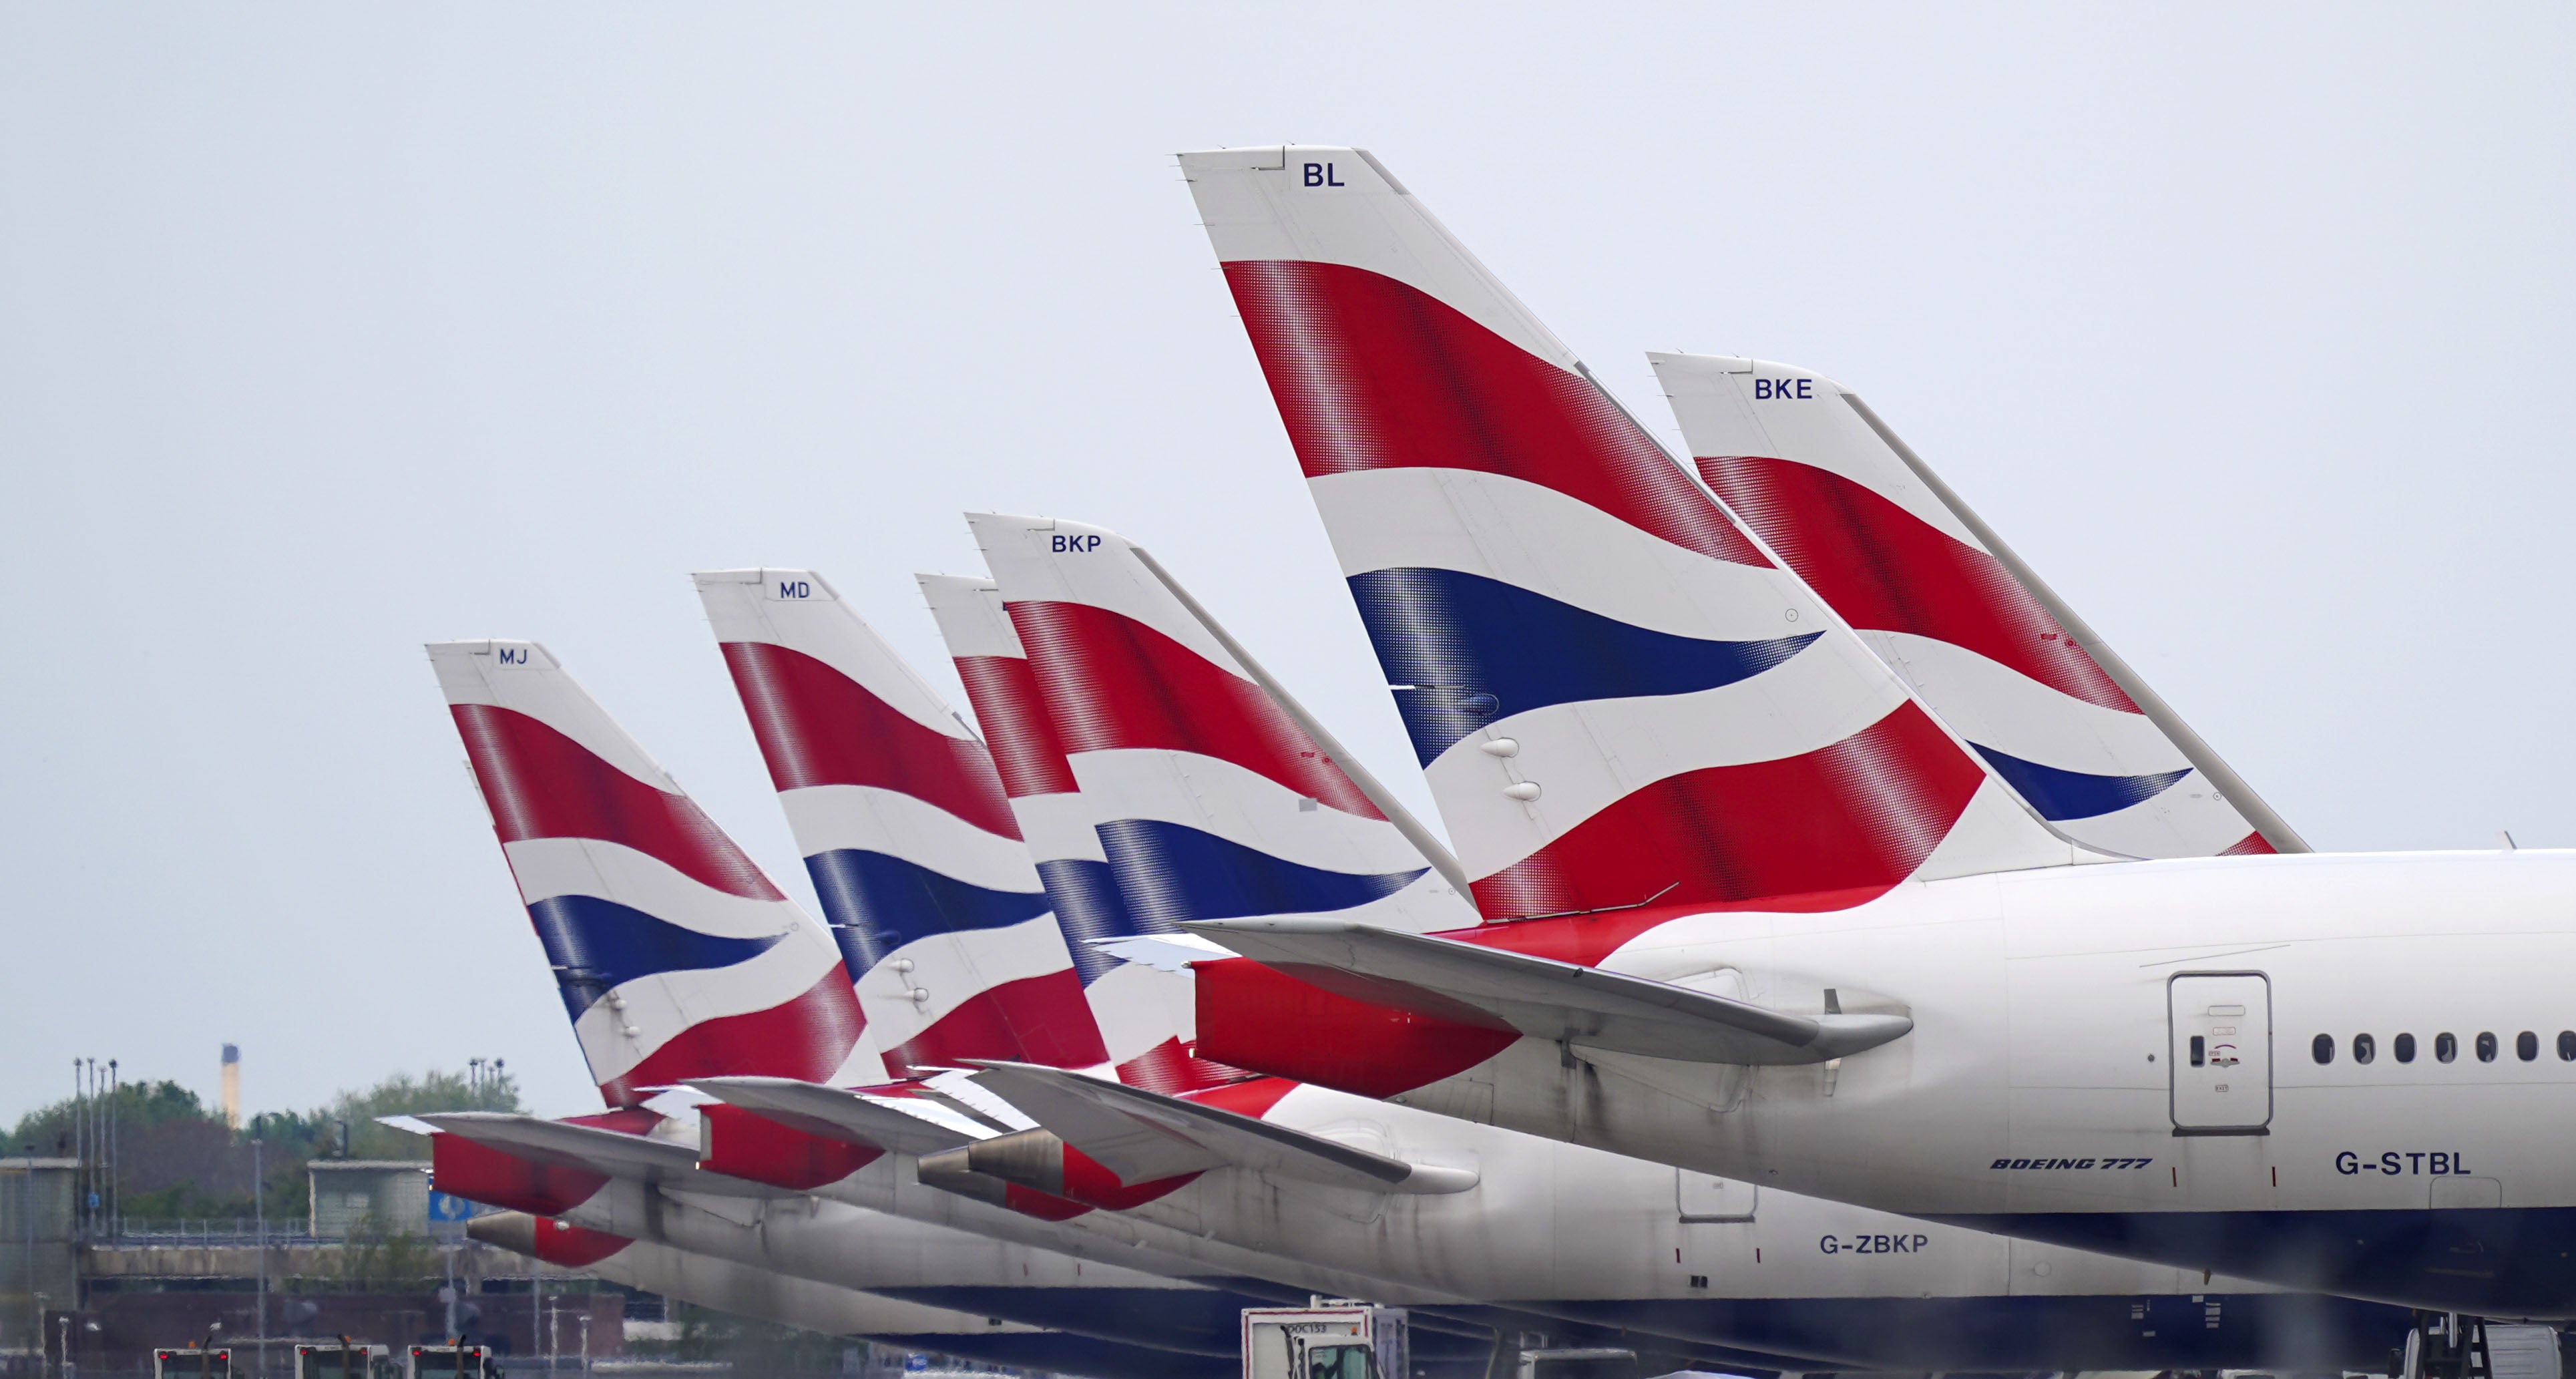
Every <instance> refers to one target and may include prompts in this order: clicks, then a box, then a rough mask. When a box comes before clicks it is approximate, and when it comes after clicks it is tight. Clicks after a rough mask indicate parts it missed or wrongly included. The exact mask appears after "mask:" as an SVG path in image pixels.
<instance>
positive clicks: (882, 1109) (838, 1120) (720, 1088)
mask: <svg viewBox="0 0 2576 1379" xmlns="http://www.w3.org/2000/svg"><path fill="white" fill-rule="evenodd" d="M689 1085H690V1086H692V1087H695V1088H697V1089H698V1090H699V1091H702V1092H705V1093H706V1094H707V1095H709V1096H712V1097H714V1098H715V1099H717V1100H718V1101H722V1102H724V1103H726V1104H727V1105H731V1106H739V1107H741V1108H742V1109H744V1110H746V1111H750V1112H752V1113H754V1114H755V1115H758V1116H761V1117H763V1118H764V1119H768V1120H774V1121H776V1122H778V1123H779V1124H781V1125H784V1126H788V1127H790V1128H792V1129H796V1130H802V1131H804V1132H806V1133H807V1134H809V1135H820V1136H822V1137H823V1138H825V1139H829V1140H840V1141H843V1142H845V1143H850V1144H864V1145H871V1146H874V1147H875V1148H878V1149H890V1150H892V1151H894V1152H895V1153H898V1154H913V1155H921V1154H934V1153H937V1152H938V1151H940V1150H942V1149H954V1148H956V1147H957V1146H959V1145H961V1144H966V1143H968V1142H970V1141H973V1140H977V1139H981V1138H983V1136H984V1135H986V1134H989V1133H990V1132H989V1131H987V1130H985V1129H984V1128H983V1127H981V1126H975V1125H973V1124H972V1123H971V1122H969V1121H968V1120H967V1119H966V1118H965V1117H964V1116H961V1115H958V1114H957V1113H955V1112H953V1111H950V1110H948V1108H946V1107H944V1106H940V1105H938V1104H937V1103H934V1102H927V1101H924V1102H920V1103H919V1104H917V1105H907V1104H904V1099H901V1098H895V1097H880V1096H870V1095H868V1094H867V1093H865V1092H854V1091H848V1090H846V1089H843V1088H840V1087H826V1086H824V1085H823V1084H821V1083H819V1082H797V1081H794V1080H791V1079H788V1078H783V1077H702V1078H698V1079H696V1080H694V1081H692V1082H691V1083H690V1084H689Z"/></svg>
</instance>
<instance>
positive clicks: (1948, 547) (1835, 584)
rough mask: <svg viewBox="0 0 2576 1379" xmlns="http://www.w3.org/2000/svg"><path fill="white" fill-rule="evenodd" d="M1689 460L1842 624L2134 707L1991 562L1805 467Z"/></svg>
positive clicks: (2125, 709) (2093, 700) (1744, 458)
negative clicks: (1959, 652) (1924, 640)
mask: <svg viewBox="0 0 2576 1379" xmlns="http://www.w3.org/2000/svg"><path fill="white" fill-rule="evenodd" d="M1698 463H1699V472H1700V476H1701V477H1702V478H1705V479H1706V480H1708V486H1709V487H1710V488H1713V489H1715V490H1717V496H1718V497H1720V498H1723V499H1725V500H1726V504H1727V506H1728V507H1731V508H1733V509H1735V515H1736V516H1738V517H1741V518H1743V519H1744V521H1745V522H1746V524H1747V525H1749V526H1751V527H1752V528H1753V530H1754V532H1755V533H1756V534H1758V535H1760V536H1761V538H1762V539H1763V540H1764V541H1766V542H1768V543H1769V544H1770V546H1771V549H1772V550H1774V551H1777V552H1778V553H1779V555H1780V558H1781V559H1782V560H1785V561H1787V562H1788V563H1789V568H1790V569H1792V570H1795V571H1796V572H1797V574H1798V577H1799V578H1800V579H1803V580H1805V581H1807V584H1808V585H1809V587H1811V588H1813V589H1814V590H1815V591H1816V594H1817V596H1818V597H1820V598H1822V599H1823V600H1824V601H1825V602H1826V603H1828V604H1830V605H1832V607H1833V610H1834V611H1835V612H1837V613H1840V614H1842V615H1843V617H1844V618H1845V619H1846V620H1847V621H1849V622H1850V623H1851V625H1852V626H1854V627H1859V628H1867V629H1871V630H1875V631H1881V632H1910V633H1913V634H1914V635H1916V636H1921V637H1930V638H1932V639H1933V640H1935V641H1942V642H1948V643H1950V644H1951V645H1953V646H1958V647H1964V648H1966V649H1967V650H1970V651H1973V652H1975V653H1977V654H1978V655H1980V656H1983V657H1985V658H1986V659H1987V660H1989V661H1993V662H1995V663H1996V664H1998V665H2003V666H2009V667H2011V668H2012V669H2014V670H2017V671H2019V672H2021V673H2022V674H2024V675H2027V676H2029V677H2030V678H2031V679H2033V680H2037V681H2038V682H2039V683H2041V684H2043V685H2046V686H2048V687H2049V688H2050V689H2053V690H2056V691H2057V692H2058V693H2060V694H2064V695H2068V696H2071V697H2073V698H2076V699H2081V700H2083V701H2084V702H2085V703H2088V704H2098V705H2100V706H2101V707H2103V708H2106V709H2117V710H2119V711H2120V712H2122V713H2136V712H2138V706H2137V703H2136V701H2134V700H2132V699H2130V698H2129V696H2128V695H2127V694H2126V693H2125V692H2123V691H2122V690H2121V688H2120V687H2119V686H2118V685H2117V684H2114V683H2113V682H2112V680H2111V677H2110V676H2109V675H2108V674H2106V673H2104V671H2103V669H2102V667H2101V665H2100V664H2099V663H2097V662H2095V661H2094V659H2093V657H2092V655H2091V654H2090V653H2089V652H2087V651H2085V650H2084V648H2083V647H2081V646H2079V645H2077V644H2076V641H2075V639H2074V638H2073V637H2071V636H2069V635H2068V634H2067V631H2066V629H2065V628H2063V627H2060V626H2058V624H2057V619H2055V618H2052V617H2050V616H2049V615H2048V610H2047V609H2045V608H2042V607H2040V605H2039V600H2038V599H2036V598H2034V597H2032V596H2031V593H2030V591H2029V590H2027V589H2024V588H2023V587H2022V586H2021V581H2019V580H2016V579H2014V578H2013V577H2012V574H2011V572H2009V571H2007V570H2006V569H2004V566H2003V562H2002V561H2000V560H1997V559H1995V558H1994V557H1993V556H1991V555H1988V554H1987V553H1985V552H1984V551H1981V550H1978V549H1976V548H1975V547H1973V546H1968V545H1963V544H1961V542H1960V541H1959V539H1958V538H1956V537H1954V536H1952V535H1950V534H1949V533H1948V532H1945V531H1941V530H1939V529H1937V528H1935V527H1933V526H1931V525H1930V524H1928V523H1926V522H1925V521H1924V520H1923V519H1922V518H1920V517H1917V516H1915V515H1914V514H1913V513H1910V512H1907V511H1906V510H1905V509H1904V508H1901V507H1899V506H1897V505H1896V504H1895V503H1892V502H1889V501H1888V500H1887V499H1886V498H1884V497H1882V496H1880V495H1879V494H1878V493H1877V492H1876V491H1874V490H1872V489H1870V488H1869V487H1868V486H1866V485H1863V484H1857V483H1854V482H1852V481H1851V480H1849V479H1846V478H1844V477H1843V476H1841V475H1839V474H1835V473H1832V472H1830V471H1827V470H1824V469H1819V468H1817V467H1816V466H1814V465H1810V464H1797V463H1794V462H1792V461H1788V460H1775V459H1767V458H1764V457H1762V456H1758V455H1720V456H1715V457H1704V458H1702V459H1701V460H1699V462H1698Z"/></svg>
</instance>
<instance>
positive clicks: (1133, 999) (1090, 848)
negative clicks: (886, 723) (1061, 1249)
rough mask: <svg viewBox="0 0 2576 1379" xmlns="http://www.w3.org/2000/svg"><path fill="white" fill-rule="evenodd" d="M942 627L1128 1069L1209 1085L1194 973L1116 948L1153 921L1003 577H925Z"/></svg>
mask: <svg viewBox="0 0 2576 1379" xmlns="http://www.w3.org/2000/svg"><path fill="white" fill-rule="evenodd" d="M919 578H920V581H921V592H922V595H923V597H925V598H926V599H928V600H929V603H930V612H931V616H932V617H933V618H935V619H937V620H938V623H939V635H940V637H941V638H942V639H943V640H945V641H946V642H947V644H948V654H949V656H950V658H951V659H952V660H953V662H954V663H955V665H956V667H957V678H958V680H959V681H961V682H962V683H964V685H965V686H966V700H967V703H968V704H969V705H970V706H971V707H972V708H973V709H974V710H975V720H976V722H978V723H980V724H982V725H983V728H984V732H985V735H986V739H987V741H988V742H989V743H990V744H991V747H992V752H993V762H994V765H995V766H996V767H998V768H999V769H1000V773H1001V780H1002V789H1003V792H1004V793H1005V794H1007V795H1009V796H1010V801H1011V813H1012V816H1013V817H1014V818H1016V819H1017V820H1018V821H1019V825H1020V835H1021V836H1022V837H1024V838H1026V839H1027V840H1028V846H1029V851H1030V854H1031V855H1032V856H1033V857H1034V858H1035V859H1036V862H1037V871H1038V875H1039V876H1040V877H1041V878H1043V879H1044V880H1045V883H1046V891H1047V899H1048V901H1049V902H1050V903H1051V904H1053V905H1054V906H1055V915H1056V921H1057V923H1058V924H1059V925H1061V926H1062V928H1063V931H1064V939H1065V942H1066V943H1067V944H1068V945H1069V946H1070V947H1071V948H1072V950H1073V964H1074V970H1075V971H1076V972H1078V973H1079V974H1080V975H1081V979H1082V986H1083V991H1084V994H1085V996H1086V997H1087V998H1088V999H1089V1001H1090V1003H1091V1012H1092V1018H1093V1021H1094V1023H1095V1024H1096V1025H1097V1026H1098V1028H1099V1030H1100V1035H1101V1039H1102V1041H1103V1044H1104V1046H1105V1050H1106V1054H1105V1056H1106V1058H1107V1060H1108V1061H1109V1062H1111V1063H1114V1064H1115V1065H1117V1068H1118V1077H1119V1080H1120V1081H1122V1082H1126V1083H1129V1084H1132V1085H1135V1086H1139V1087H1152V1088H1155V1089H1157V1090H1159V1091H1179V1090H1182V1089H1183V1088H1187V1087H1194V1086H1199V1085H1203V1083H1204V1082H1205V1081H1206V1079H1207V1074H1208V1070H1207V1069H1206V1068H1204V1067H1203V1066H1201V1065H1199V1064H1197V1063H1196V1062H1195V1060H1193V1059H1191V1058H1190V1056H1189V1054H1188V1053H1187V1052H1186V1051H1185V1050H1186V1049H1187V1047H1188V1045H1189V1044H1190V1042H1191V1040H1192V1038H1193V1029H1192V1025H1193V1021H1194V1019H1195V1012H1194V1009H1193V1005H1192V994H1191V988H1190V983H1189V979H1188V977H1187V976H1185V975H1183V974H1181V973H1177V972H1169V971H1162V970H1158V969H1157V968H1154V967H1152V966H1148V965H1143V964H1137V963H1130V962H1127V961H1125V960H1124V959H1121V958H1120V957H1118V956H1117V955H1116V954H1115V953H1114V952H1113V951H1112V950H1113V949H1115V948H1117V947H1118V946H1120V944H1119V941H1120V940H1126V939H1134V938H1137V937H1139V936H1140V935H1141V934H1142V933H1143V932H1144V931H1143V930H1142V929H1141V928H1140V927H1139V926H1138V924H1137V921H1136V918H1135V916H1134V915H1132V914H1131V913H1129V911H1128V909H1127V905H1126V902H1125V900H1124V899H1122V898H1121V897H1120V895H1119V893H1118V883H1117V881H1116V880H1115V879H1114V878H1112V877H1111V876H1110V874H1109V855H1108V854H1107V853H1106V852H1104V851H1102V850H1101V846H1100V836H1099V835H1098V834H1097V833H1095V832H1093V831H1092V827H1091V822H1090V820H1089V818H1088V817H1086V815H1085V813H1084V809H1083V804H1082V800H1081V796H1080V795H1079V793H1078V787H1077V786H1076V785H1075V784H1074V779H1073V767H1072V765H1071V764H1070V763H1068V762H1067V761H1066V760H1065V756H1064V746H1063V744H1062V743H1061V742H1059V741H1057V739H1056V734H1055V726H1054V725H1053V724H1052V723H1051V722H1049V721H1048V719H1047V714H1046V706H1045V705H1044V704H1043V703H1041V702H1040V701H1039V698H1038V686H1037V678H1036V676H1035V674H1034V673H1033V672H1032V671H1031V670H1030V669H1029V658H1028V653H1027V652H1026V651H1025V650H1023V649H1022V648H1021V646H1020V637H1019V633H1018V632H1017V631H1016V630H1014V629H1013V628H1012V626H1011V616H1010V614H1009V613H1008V612H1007V611H1005V610H1004V609H1003V607H1002V595H1001V591H1000V588H999V586H997V585H995V584H994V583H993V581H991V580H989V579H982V578H975V577H971V576H965V575H922V576H920V577H919Z"/></svg>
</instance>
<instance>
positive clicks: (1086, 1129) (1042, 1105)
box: [975, 1063, 1477, 1193]
mask: <svg viewBox="0 0 2576 1379" xmlns="http://www.w3.org/2000/svg"><path fill="white" fill-rule="evenodd" d="M982 1067H983V1069H984V1070H983V1071H982V1072H980V1073H978V1074H976V1078H975V1080H976V1081H978V1082H980V1083H982V1084H984V1085H985V1086H986V1087H989V1088H991V1089H992V1090H993V1091H995V1092H997V1093H1000V1094H1001V1095H1002V1096H1003V1097H1004V1098H1006V1099H1008V1100H1009V1101H1010V1102H1011V1104H1012V1105H1014V1106H1017V1107H1019V1108H1020V1109H1021V1110H1022V1111H1025V1112H1027V1113H1028V1114H1029V1116H1030V1117H1031V1118H1033V1119H1035V1120H1036V1121H1037V1122H1038V1124H1039V1125H1041V1126H1043V1127H1045V1128H1046V1129H1047V1130H1049V1131H1052V1132H1053V1133H1054V1134H1055V1135H1056V1136H1057V1137H1058V1138H1060V1139H1062V1140H1063V1141H1064V1142H1065V1143H1066V1144H1068V1145H1071V1146H1073V1147H1074V1148H1075V1149H1078V1150H1081V1151H1082V1153H1083V1154H1084V1155H1086V1156H1088V1157H1089V1158H1091V1159H1092V1160H1093V1161H1094V1162H1096V1163H1098V1164H1099V1165H1100V1166H1101V1167H1103V1168H1106V1169H1108V1170H1109V1171H1110V1172H1112V1173H1115V1174H1117V1175H1118V1177H1119V1179H1120V1180H1121V1181H1122V1182H1125V1183H1128V1184H1131V1185H1133V1184H1137V1183H1144V1182H1150V1181H1153V1180H1155V1179H1159V1178H1168V1177H1173V1176H1175V1175H1178V1174H1182V1173H1194V1172H1202V1171H1205V1170H1207V1169H1212V1168H1244V1169H1250V1170H1252V1171H1254V1172H1257V1173H1270V1174H1276V1175H1278V1176H1279V1177H1282V1178H1294V1179H1298V1180H1301V1181H1304V1182H1311V1183H1322V1184H1325V1185H1328V1186H1332V1187H1347V1188H1358V1189H1360V1190H1362V1191H1368V1192H1404V1193H1448V1192H1464V1191H1466V1190H1467V1189H1469V1188H1471V1187H1474V1186H1475V1185H1476V1181H1477V1179H1476V1174H1475V1173H1474V1172H1472V1171H1470V1170H1467V1169H1459V1168H1438V1167H1433V1166H1431V1165H1428V1164H1415V1163H1407V1162H1405V1161H1404V1160H1402V1159H1391V1158H1388V1157H1387V1156H1385V1155H1383V1154H1372V1153H1370V1152H1368V1151H1367V1150H1364V1149H1357V1148H1354V1147H1352V1146H1350V1145H1347V1144H1343V1143H1341V1142H1340V1141H1338V1140H1330V1139H1326V1138H1324V1137H1322V1136H1320V1135H1310V1134H1307V1133H1305V1132H1304V1131H1301V1130H1291V1129H1288V1128H1287V1127H1285V1126H1279V1125H1273V1124H1271V1123H1269V1122H1268V1121H1264V1120H1258V1119H1255V1118H1253V1117H1251V1116H1246V1115H1242V1114H1239V1113H1237V1112H1233V1111H1228V1110H1223V1109H1221V1108H1218V1107H1215V1106H1208V1105H1203V1104H1201V1103H1199V1102H1195V1101H1189V1100H1185V1099H1183V1098H1181V1097H1175V1096H1167V1095H1164V1094H1163V1093H1160V1092H1150V1091H1146V1090H1145V1089H1143V1088H1141V1087H1129V1086H1126V1085H1124V1084H1122V1083H1117V1082H1104V1081H1102V1080H1100V1079H1098V1078H1091V1077H1084V1076H1082V1075H1080V1074H1078V1073H1071V1072H1067V1071H1065V1070H1063V1069H1060V1068H1040V1067H1033V1066H1031V1065H1029V1064H1025V1063H985V1064H983V1065H982Z"/></svg>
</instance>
